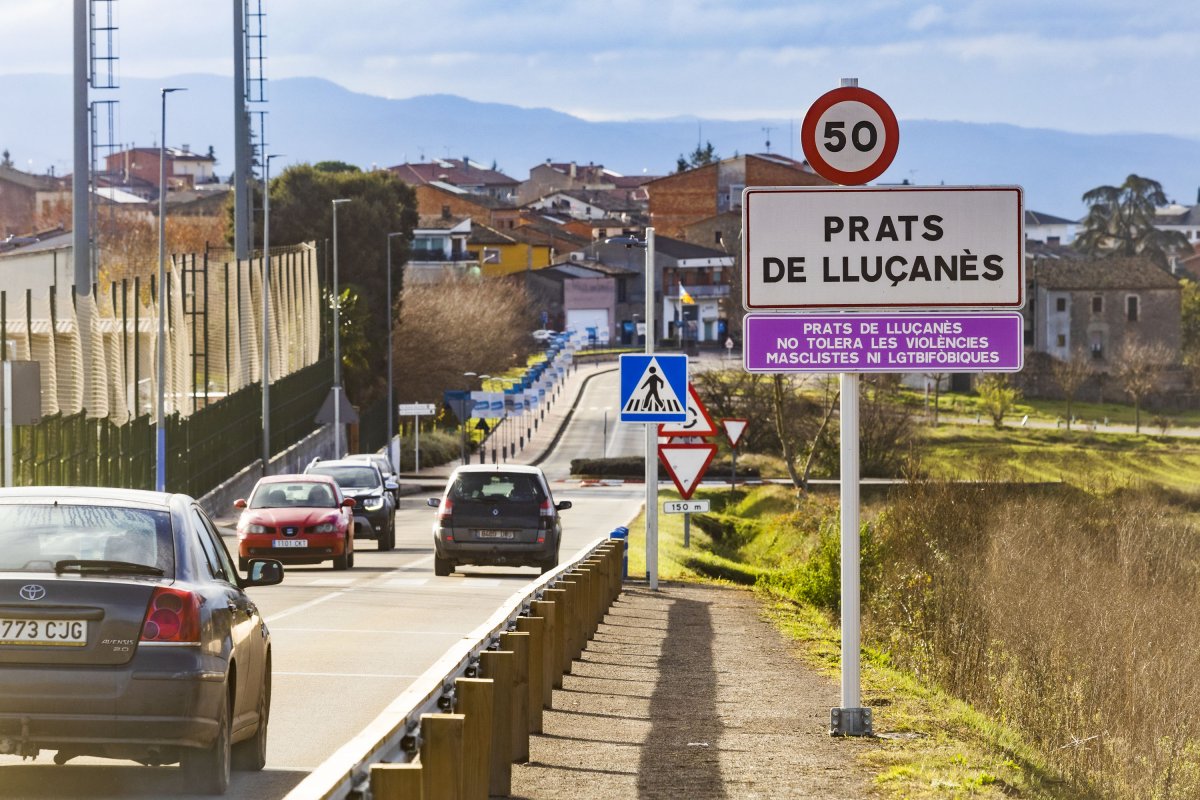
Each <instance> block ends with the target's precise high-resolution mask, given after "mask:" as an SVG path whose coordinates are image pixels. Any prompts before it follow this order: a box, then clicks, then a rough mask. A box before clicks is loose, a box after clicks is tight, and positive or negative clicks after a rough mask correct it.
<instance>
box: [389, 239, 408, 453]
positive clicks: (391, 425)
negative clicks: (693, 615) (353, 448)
mask: <svg viewBox="0 0 1200 800" xmlns="http://www.w3.org/2000/svg"><path fill="white" fill-rule="evenodd" d="M403 235H404V233H403V231H396V232H395V233H389V234H388V235H387V329H388V357H387V407H388V411H387V426H388V428H387V429H388V438H387V457H388V463H389V464H392V437H393V436H395V435H396V427H395V426H396V423H395V421H394V420H393V419H392V414H393V413H394V412H395V410H396V404H395V402H394V400H393V396H392V302H393V300H394V298H393V297H392V237H393V236H403ZM399 468H400V459H399V458H397V459H396V463H394V464H392V469H394V470H399Z"/></svg>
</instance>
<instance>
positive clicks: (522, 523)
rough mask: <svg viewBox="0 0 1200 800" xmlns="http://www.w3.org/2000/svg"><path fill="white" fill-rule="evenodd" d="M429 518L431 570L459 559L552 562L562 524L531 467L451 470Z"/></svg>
mask: <svg viewBox="0 0 1200 800" xmlns="http://www.w3.org/2000/svg"><path fill="white" fill-rule="evenodd" d="M428 503H429V505H430V506H432V507H434V508H436V509H437V518H436V519H435V520H434V523H433V546H434V557H433V572H434V574H435V575H449V574H450V573H451V572H453V571H454V568H455V567H456V566H457V565H459V564H479V565H508V564H512V565H514V566H530V567H538V568H539V569H541V571H542V572H543V573H545V572H549V571H550V570H552V569H554V567H555V566H556V565H557V564H558V549H559V544H560V543H561V541H562V523H561V521H560V519H559V515H558V512H560V511H564V510H566V509H568V508H570V507H571V502H570V501H569V500H563V501H562V502H560V503H555V502H554V497H553V496H552V495H551V494H550V485H549V484H548V483H547V482H546V476H545V475H544V474H543V473H542V471H541V470H540V469H538V468H537V467H525V466H517V465H513V464H506V465H494V464H493V465H485V464H479V465H475V466H462V467H458V468H457V469H455V470H454V472H453V473H452V474H451V475H450V480H449V481H447V483H446V489H445V491H444V492H443V493H442V498H441V500H438V498H436V497H431V498H429V500H428Z"/></svg>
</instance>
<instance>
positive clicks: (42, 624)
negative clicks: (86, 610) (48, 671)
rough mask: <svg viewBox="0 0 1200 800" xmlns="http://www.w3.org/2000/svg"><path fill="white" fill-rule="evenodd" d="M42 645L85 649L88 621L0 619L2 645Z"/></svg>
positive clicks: (0, 640) (0, 642) (0, 641)
mask: <svg viewBox="0 0 1200 800" xmlns="http://www.w3.org/2000/svg"><path fill="white" fill-rule="evenodd" d="M5 644H40V645H51V646H54V647H83V646H84V645H85V644H87V621H86V620H82V619H0V645H5Z"/></svg>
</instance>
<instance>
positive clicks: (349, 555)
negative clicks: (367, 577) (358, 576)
mask: <svg viewBox="0 0 1200 800" xmlns="http://www.w3.org/2000/svg"><path fill="white" fill-rule="evenodd" d="M352 547H353V545H352V544H350V542H349V541H347V542H346V543H345V544H344V545H343V547H342V554H341V555H340V556H334V557H333V568H334V569H350V567H352V566H353V565H354V551H353V550H352V549H351V548H352Z"/></svg>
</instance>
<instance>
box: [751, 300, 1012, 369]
mask: <svg viewBox="0 0 1200 800" xmlns="http://www.w3.org/2000/svg"><path fill="white" fill-rule="evenodd" d="M743 331H744V335H745V342H744V343H743V350H742V357H743V360H744V362H745V366H746V371H747V372H1018V371H1019V370H1020V369H1021V367H1022V366H1023V365H1024V356H1025V350H1024V322H1023V320H1022V317H1021V315H1020V314H1018V313H1016V312H997V313H966V312H964V313H944V314H900V313H897V314H748V315H746V318H745V320H744V322H743Z"/></svg>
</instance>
